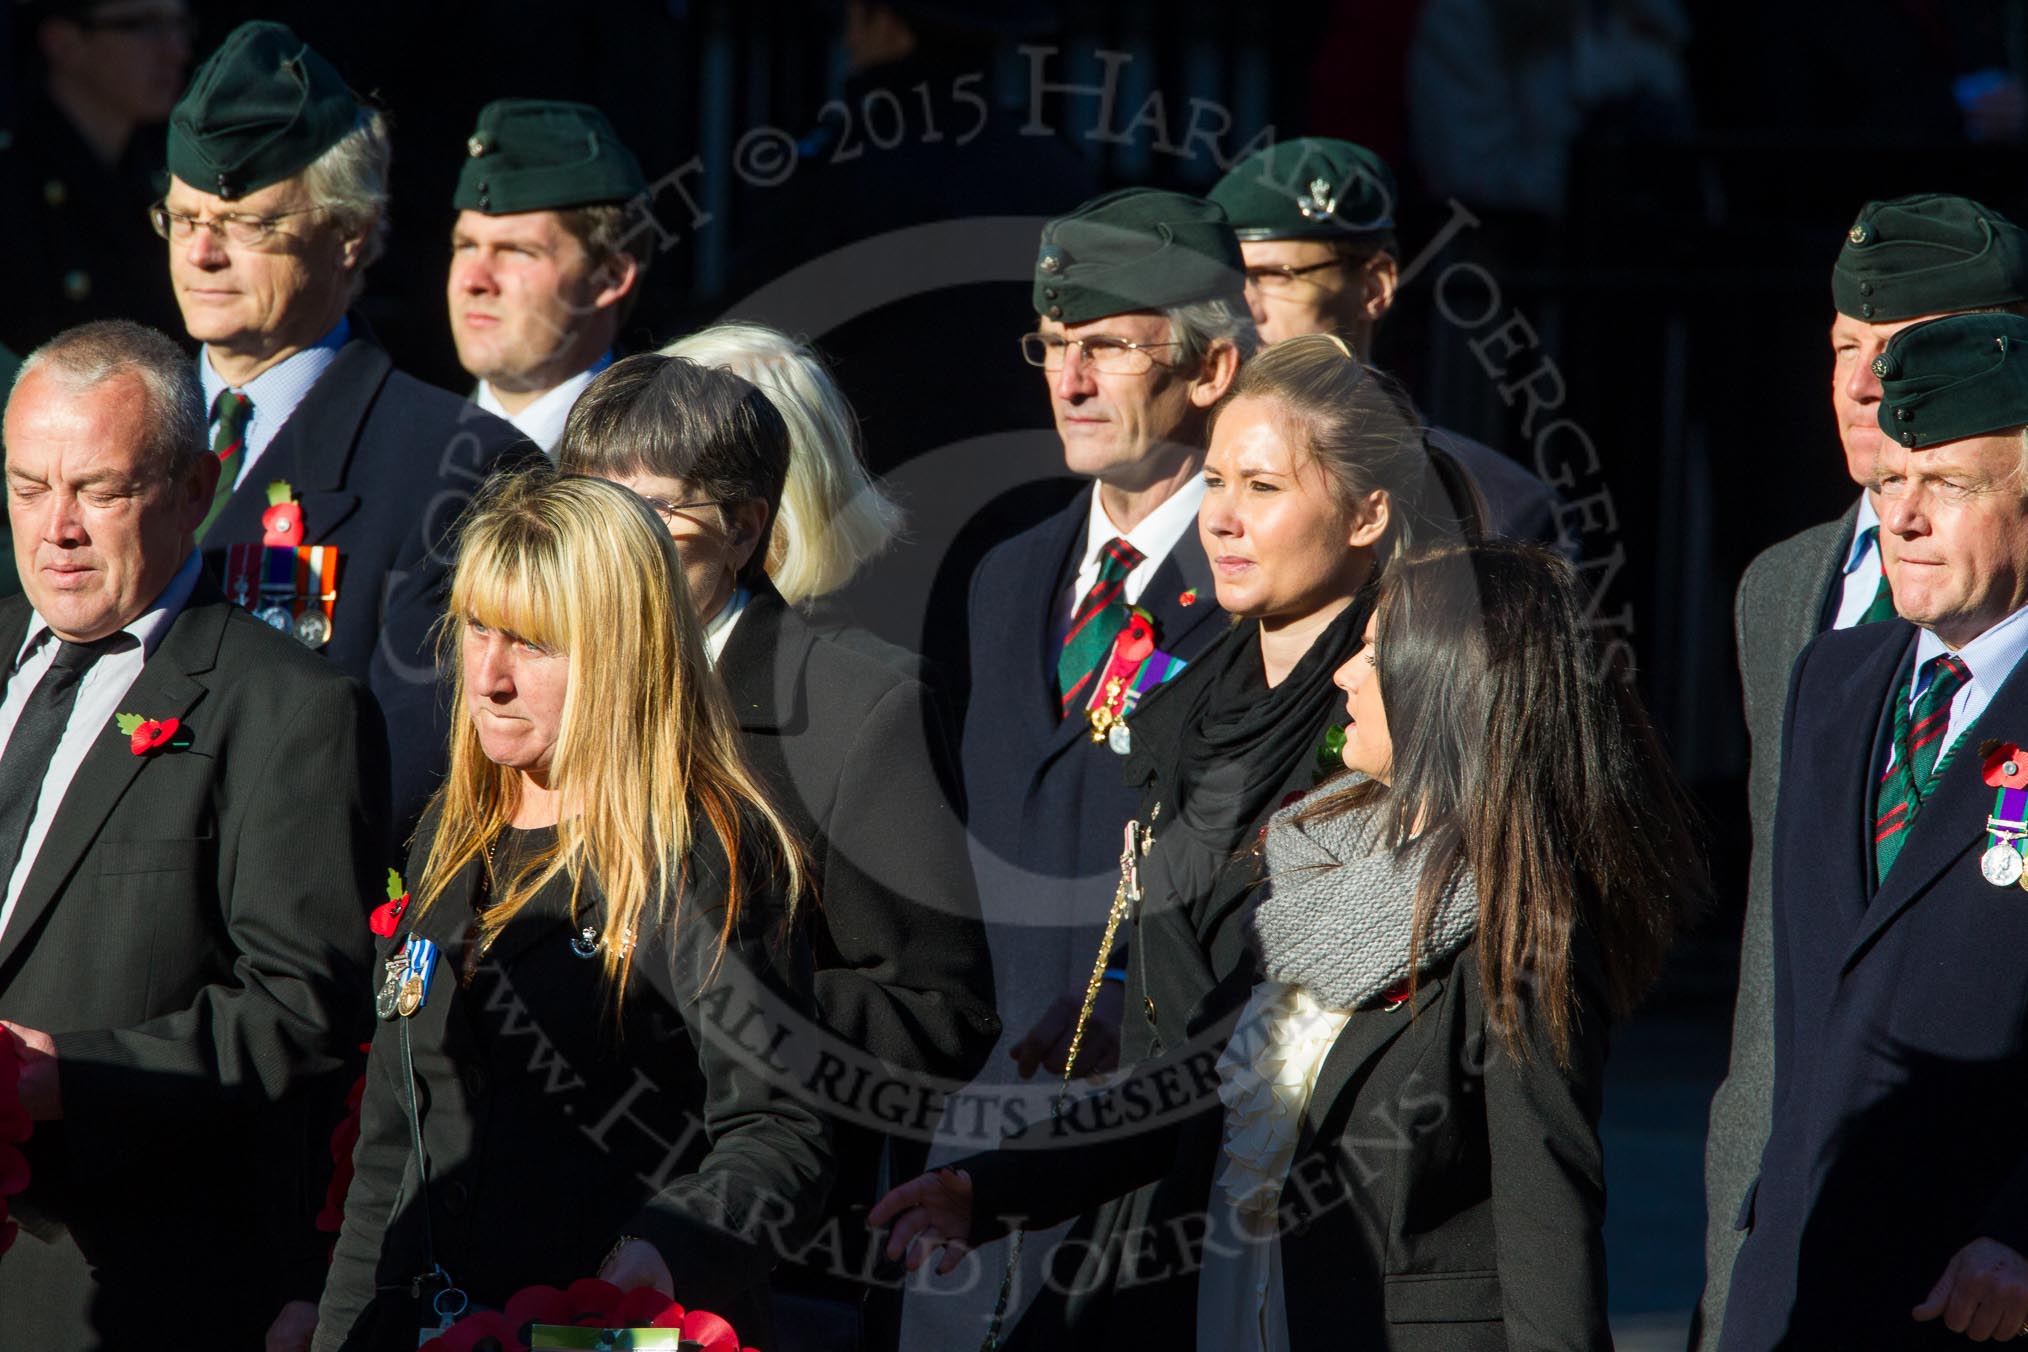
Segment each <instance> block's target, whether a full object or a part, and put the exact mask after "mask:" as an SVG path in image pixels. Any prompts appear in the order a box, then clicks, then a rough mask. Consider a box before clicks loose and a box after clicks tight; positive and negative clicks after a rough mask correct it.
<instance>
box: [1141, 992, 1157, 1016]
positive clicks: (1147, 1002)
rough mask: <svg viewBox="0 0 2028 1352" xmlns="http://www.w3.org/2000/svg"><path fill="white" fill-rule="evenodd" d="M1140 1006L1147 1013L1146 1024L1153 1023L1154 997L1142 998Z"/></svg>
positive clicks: (1146, 996) (1145, 996)
mask: <svg viewBox="0 0 2028 1352" xmlns="http://www.w3.org/2000/svg"><path fill="white" fill-rule="evenodd" d="M1141 1005H1142V1007H1143V1008H1144V1009H1145V1010H1146V1011H1147V1014H1148V1022H1149V1023H1153V1022H1155V997H1154V996H1152V995H1144V996H1142V997H1141Z"/></svg>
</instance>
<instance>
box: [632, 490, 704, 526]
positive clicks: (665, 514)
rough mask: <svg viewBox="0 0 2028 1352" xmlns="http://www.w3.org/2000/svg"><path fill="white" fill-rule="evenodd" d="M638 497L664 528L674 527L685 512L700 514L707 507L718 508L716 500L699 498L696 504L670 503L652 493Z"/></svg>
mask: <svg viewBox="0 0 2028 1352" xmlns="http://www.w3.org/2000/svg"><path fill="white" fill-rule="evenodd" d="M639 496H640V499H641V501H643V502H645V503H647V504H648V506H649V507H650V508H651V509H653V511H654V513H655V515H656V516H659V517H661V518H662V524H663V525H665V526H674V525H675V524H676V522H677V519H678V518H680V517H682V516H683V514H684V513H685V512H701V511H703V510H704V509H705V508H707V507H717V506H718V500H717V499H716V498H700V499H699V500H698V501H696V502H671V501H669V499H667V498H658V497H656V496H655V495H654V494H653V493H642V494H640V495H639Z"/></svg>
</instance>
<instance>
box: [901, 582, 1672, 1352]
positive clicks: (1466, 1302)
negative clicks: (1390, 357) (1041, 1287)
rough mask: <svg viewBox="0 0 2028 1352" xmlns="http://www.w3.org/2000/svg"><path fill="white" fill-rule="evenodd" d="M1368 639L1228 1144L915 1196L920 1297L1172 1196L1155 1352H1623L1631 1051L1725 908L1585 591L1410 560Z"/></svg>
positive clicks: (1302, 845)
mask: <svg viewBox="0 0 2028 1352" xmlns="http://www.w3.org/2000/svg"><path fill="white" fill-rule="evenodd" d="M1366 637H1367V643H1366V645H1365V646H1364V647H1363V648H1362V649H1361V650H1360V651H1359V652H1358V653H1356V654H1355V655H1354V656H1352V657H1351V658H1350V659H1349V660H1347V661H1346V662H1344V663H1343V664H1341V665H1340V666H1339V667H1338V669H1337V670H1336V672H1335V674H1334V679H1335V682H1336V684H1337V685H1338V686H1339V687H1340V688H1341V689H1342V690H1343V691H1344V692H1345V694H1346V703H1345V705H1344V708H1345V709H1346V712H1347V713H1348V714H1349V716H1350V717H1349V721H1348V723H1347V725H1346V733H1345V742H1344V746H1343V749H1342V752H1341V758H1342V761H1343V763H1344V765H1345V766H1346V767H1347V768H1349V769H1350V770H1353V771H1355V772H1357V773H1356V774H1355V775H1350V776H1343V777H1340V778H1338V779H1335V780H1333V781H1332V782H1331V783H1329V784H1328V785H1326V786H1324V787H1322V788H1320V789H1319V790H1318V791H1317V792H1315V793H1313V794H1311V795H1310V796H1308V797H1307V798H1305V799H1304V800H1302V801H1301V802H1299V803H1297V804H1294V805H1292V806H1290V807H1288V808H1286V809H1284V810H1283V811H1281V812H1279V813H1276V814H1275V815H1274V817H1273V819H1272V821H1271V822H1270V824H1269V827H1268V830H1267V833H1266V837H1265V848H1264V853H1265V856H1266V860H1267V864H1268V870H1269V886H1268V888H1267V889H1266V890H1265V893H1264V895H1263V896H1262V898H1261V899H1260V900H1259V902H1258V905H1257V906H1255V907H1254V908H1253V912H1252V915H1251V918H1250V922H1249V923H1248V925H1247V929H1248V931H1249V934H1250V937H1251V946H1252V953H1253V958H1254V964H1253V965H1252V967H1251V968H1250V970H1248V971H1246V972H1243V973H1241V974H1239V975H1238V976H1237V977H1236V978H1234V979H1232V980H1230V981H1228V982H1227V983H1226V987H1225V989H1226V990H1227V991H1229V992H1232V993H1234V994H1236V995H1238V996H1239V998H1241V999H1242V1000H1243V1008H1242V1010H1241V1012H1240V1014H1239V1016H1238V1017H1237V1019H1235V1020H1233V1021H1231V1022H1230V1023H1229V1024H1228V1025H1227V1030H1226V1032H1225V1036H1224V1041H1223V1045H1222V1049H1221V1051H1220V1053H1219V1055H1218V1059H1217V1064H1216V1069H1217V1111H1214V1112H1195V1113H1181V1114H1172V1115H1170V1116H1169V1118H1168V1119H1167V1120H1166V1121H1164V1122H1162V1123H1161V1124H1159V1125H1157V1126H1156V1127H1154V1128H1153V1129H1152V1130H1149V1131H1143V1132H1140V1133H1139V1134H1135V1135H1126V1134H1122V1133H1112V1134H1111V1135H1110V1136H1109V1137H1108V1138H1107V1139H1105V1140H1097V1141H1094V1140H1091V1139H1089V1138H1085V1139H1080V1140H1078V1148H1077V1149H1074V1150H1068V1151H1064V1152H1053V1151H1001V1152H999V1153H998V1154H996V1155H994V1156H989V1157H984V1158H981V1159H978V1160H974V1161H970V1162H968V1164H967V1165H966V1166H964V1167H963V1171H962V1172H961V1171H960V1170H948V1171H943V1172H941V1173H939V1174H931V1175H925V1176H924V1177H923V1178H920V1179H917V1180H916V1181H914V1182H913V1183H910V1184H907V1185H904V1187H903V1188H901V1189H898V1190H897V1191H896V1193H894V1194H891V1195H890V1197H889V1198H887V1199H885V1200H884V1201H883V1203H882V1205H881V1207H880V1208H878V1209H877V1211H876V1215H877V1216H878V1217H879V1218H881V1219H886V1218H888V1217H890V1216H895V1217H899V1220H898V1223H897V1225H896V1228H895V1233H894V1237H893V1247H894V1248H895V1250H896V1251H900V1250H902V1249H903V1248H907V1249H908V1250H910V1254H909V1256H910V1261H911V1263H912V1264H915V1265H920V1263H921V1262H923V1261H926V1260H927V1258H928V1257H929V1255H930V1253H931V1252H932V1251H933V1250H934V1249H935V1248H936V1247H937V1246H938V1245H944V1246H945V1247H946V1248H947V1249H950V1250H952V1252H947V1253H946V1255H945V1263H946V1265H947V1266H948V1265H949V1263H950V1262H951V1260H952V1259H953V1258H954V1256H955V1249H956V1248H957V1247H958V1246H960V1245H962V1244H963V1243H965V1242H976V1241H978V1240H979V1239H981V1238H983V1237H985V1236H986V1235H988V1234H990V1233H992V1232H993V1227H994V1225H996V1224H997V1222H995V1221H993V1220H992V1218H993V1217H995V1216H997V1215H1000V1214H1002V1213H1003V1212H1018V1213H1019V1214H1021V1215H1024V1216H1026V1217H1031V1218H1033V1219H1031V1220H1030V1221H1029V1222H1028V1223H1029V1224H1046V1223H1048V1221H1049V1220H1050V1219H1051V1218H1052V1215H1053V1214H1054V1215H1060V1214H1063V1212H1064V1211H1075V1210H1076V1209H1078V1208H1079V1207H1081V1206H1086V1205H1089V1204H1090V1203H1091V1200H1092V1199H1093V1197H1095V1196H1100V1195H1105V1194H1106V1193H1109V1192H1117V1191H1118V1190H1119V1189H1120V1187H1121V1186H1123V1185H1131V1184H1134V1183H1138V1182H1141V1181H1143V1180H1145V1179H1148V1178H1152V1177H1158V1176H1164V1175H1166V1176H1167V1177H1168V1178H1169V1179H1170V1180H1171V1182H1172V1183H1174V1184H1175V1185H1176V1186H1177V1192H1176V1197H1177V1199H1178V1200H1181V1199H1183V1198H1184V1197H1190V1198H1191V1201H1190V1204H1189V1205H1187V1206H1179V1207H1177V1208H1175V1209H1174V1210H1173V1212H1172V1213H1169V1214H1167V1215H1166V1216H1164V1217H1161V1218H1158V1219H1160V1220H1161V1221H1162V1223H1164V1224H1169V1225H1173V1224H1175V1223H1176V1222H1177V1220H1178V1218H1189V1219H1190V1220H1192V1221H1194V1222H1195V1225H1194V1229H1193V1234H1194V1239H1195V1244H1194V1247H1193V1248H1192V1250H1191V1252H1190V1253H1189V1254H1188V1255H1187V1257H1188V1260H1189V1262H1188V1267H1187V1271H1188V1272H1189V1273H1190V1274H1193V1275H1194V1276H1195V1277H1196V1279H1197V1280H1196V1291H1195V1298H1194V1299H1181V1298H1179V1292H1178V1291H1177V1290H1176V1289H1175V1286H1174V1284H1173V1283H1170V1284H1167V1285H1168V1286H1169V1290H1168V1291H1167V1293H1166V1298H1165V1299H1163V1300H1160V1301H1146V1300H1141V1301H1135V1302H1133V1303H1132V1305H1131V1310H1132V1315H1133V1318H1134V1319H1135V1321H1136V1323H1137V1326H1138V1328H1139V1330H1140V1334H1141V1336H1142V1338H1143V1339H1144V1340H1145V1341H1146V1342H1149V1343H1158V1342H1161V1341H1162V1340H1163V1339H1164V1338H1169V1339H1175V1340H1181V1339H1192V1340H1194V1343H1195V1345H1196V1346H1197V1347H1199V1348H1200V1349H1219V1352H1247V1350H1249V1349H1259V1350H1260V1352H1267V1350H1268V1349H1283V1348H1295V1349H1309V1348H1338V1347H1346V1346H1360V1347H1363V1346H1373V1347H1381V1348H1390V1349H1402V1350H1404V1352H1413V1350H1415V1349H1429V1352H1438V1349H1441V1350H1442V1352H1475V1349H1486V1350H1487V1352H1492V1350H1493V1349H1507V1348H1609V1347H1611V1345H1612V1344H1611V1336H1610V1334H1609V1333H1608V1331H1607V1327H1606V1320H1605V1255H1604V1248H1603V1244H1602V1241H1601V1234H1600V1231H1601V1226H1602V1224H1603V1221H1604V1214H1605V1172H1604V1163H1603V1155H1602V1151H1601V1148H1600V1145H1599V1140H1598V1131H1597V1127H1598V1116H1599V1108H1600V1095H1601V1089H1602V1079H1603V1070H1604V1062H1605V1055H1606V1046H1607V1039H1608V1032H1609V1029H1610V1026H1611V1024H1612V1023H1613V1022H1614V1021H1616V1020H1619V1019H1622V1018H1624V1017H1625V1016H1626V1014H1627V1013H1628V1012H1629V1011H1630V1010H1631V1009H1632V1007H1633V1005H1634V1003H1635V1002H1636V1001H1637V1000H1638V999H1639V997H1640V996H1641V994H1642V993H1643V992H1644V991H1645V990H1646V989H1647V987H1648V986H1649V985H1650V984H1651V983H1652V982H1653V980H1654V978H1655V976H1656V974H1657V973H1658V971H1659V969H1660V967H1661V963H1662V959H1663V956H1664V954H1665V952H1666V950H1667V947H1668V944H1669V942H1670V941H1671V939H1672V937H1673V936H1674V935H1675V934H1676V932H1677V930H1678V928H1679V927H1680V925H1681V924H1682V921H1683V919H1684V917H1685V915H1686V914H1687V912H1688V910H1689V908H1690V907H1692V906H1693V905H1694V904H1696V903H1697V902H1698V901H1700V900H1701V899H1702V897H1703V895H1704V891H1705V888H1704V876H1703V873H1702V866H1701V863H1700V861H1699V859H1698V856H1697V853H1696V851H1695V849H1694V848H1693V846H1692V844H1691V840H1690V832H1689V821H1690V813H1689V809H1688V807H1687V804H1686V801H1685V799H1684V796H1683V794H1682V791H1681V789H1680V788H1679V787H1678V785H1677V783H1676V780H1675V776H1674V774H1673V772H1672V771H1671V769H1670V767H1669V764H1668V762H1667V760H1666V758H1665V757H1664V756H1663V754H1662V752H1661V750H1660V748H1659V746H1658V745H1657V743H1656V741H1655V738H1654V736H1653V734H1652V732H1651V731H1650V729H1649V726H1648V723H1647V720H1646V718H1645V716H1644V715H1643V713H1642V712H1641V709H1640V707H1639V703H1638V701H1637V699H1636V697H1635V696H1634V694H1633V692H1632V690H1631V688H1630V687H1629V686H1628V685H1627V684H1626V683H1625V682H1624V680H1623V679H1621V676H1622V675H1623V673H1615V672H1612V671H1609V670H1603V669H1601V667H1600V666H1599V664H1598V660H1597V656H1596V653H1595V650H1594V648H1593V645H1592V642H1591V638H1590V635H1589V631H1588V629H1587V627H1586V625H1585V621H1584V617H1583V603H1582V599H1581V595H1580V590H1579V588H1578V586H1577V583H1576V579H1575V576H1574V575H1573V573H1572V571H1571V569H1570V568H1569V566H1568V565H1567V564H1566V563H1564V562H1563V561H1562V560H1560V559H1557V558H1555V557H1554V556H1552V555H1549V554H1547V553H1546V552H1544V551H1541V550H1539V549H1537V548H1535V547H1533V546H1525V545H1515V544H1482V545H1477V546H1474V547H1471V548H1457V547H1451V548H1445V549H1441V550H1438V551H1435V552H1432V553H1430V554H1427V555H1424V556H1421V557H1417V558H1414V559H1411V560H1408V561H1406V562H1404V563H1401V564H1399V565H1397V566H1396V567H1395V568H1394V569H1392V570H1390V572H1389V573H1388V574H1387V575H1386V576H1385V577H1384V578H1382V579H1381V581H1380V584H1379V588H1378V598H1377V603H1376V605H1375V607H1374V610H1373V614H1372V616H1371V618H1370V619H1369V621H1368V626H1367V631H1366ZM1168 1069H1171V1070H1173V1058H1172V1064H1171V1066H1170V1067H1168ZM1136 1083H1139V1084H1141V1085H1143V1086H1146V1085H1158V1084H1160V1083H1161V1078H1160V1068H1158V1069H1157V1070H1156V1071H1154V1072H1151V1073H1149V1074H1145V1075H1142V1076H1139V1077H1136V1079H1134V1080H1130V1081H1128V1082H1127V1083H1125V1084H1122V1085H1117V1086H1113V1087H1112V1088H1110V1089H1109V1090H1108V1091H1107V1097H1108V1098H1110V1099H1112V1100H1114V1102H1113V1105H1112V1107H1111V1109H1110V1112H1109V1113H1108V1111H1106V1110H1103V1109H1093V1110H1091V1111H1090V1112H1089V1113H1088V1117H1089V1120H1093V1121H1099V1120H1104V1119H1105V1118H1107V1117H1108V1116H1109V1115H1110V1116H1111V1117H1112V1118H1113V1119H1114V1120H1123V1119H1127V1118H1130V1117H1131V1115H1132V1112H1131V1105H1132V1097H1131V1095H1132V1088H1131V1087H1132V1086H1133V1085H1134V1084H1136ZM1123 1105H1124V1106H1123ZM1192 1194H1194V1196H1192ZM1015 1203H1018V1205H1014V1204H1015ZM953 1241H956V1242H957V1243H956V1244H954V1243H953ZM1118 1328H1119V1326H1118V1325H1117V1323H1116V1324H1115V1325H1114V1327H1113V1328H1112V1329H1111V1330H1110V1331H1111V1332H1117V1331H1118ZM1193 1330H1194V1331H1193ZM1087 1342H1091V1343H1093V1344H1094V1345H1095V1342H1096V1339H1093V1338H1088V1337H1087V1336H1086V1331H1085V1330H1079V1334H1078V1337H1077V1339H1076V1344H1075V1345H1085V1344H1086V1343H1087Z"/></svg>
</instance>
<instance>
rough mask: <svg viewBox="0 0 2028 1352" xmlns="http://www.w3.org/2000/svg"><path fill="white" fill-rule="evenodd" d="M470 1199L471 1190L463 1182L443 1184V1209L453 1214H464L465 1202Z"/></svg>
mask: <svg viewBox="0 0 2028 1352" xmlns="http://www.w3.org/2000/svg"><path fill="white" fill-rule="evenodd" d="M471 1200H472V1190H471V1189H470V1188H467V1187H466V1186H465V1185H464V1184H463V1183H457V1182H453V1183H448V1184H445V1185H444V1210H445V1211H447V1212H449V1213H450V1214H451V1215H453V1216H460V1215H463V1214H464V1211H465V1204H466V1203H468V1202H470V1201H471Z"/></svg>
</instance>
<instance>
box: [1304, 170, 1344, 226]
mask: <svg viewBox="0 0 2028 1352" xmlns="http://www.w3.org/2000/svg"><path fill="white" fill-rule="evenodd" d="M1337 209H1338V199H1337V198H1335V197H1333V196H1332V195H1331V180H1329V179H1327V178H1313V179H1311V180H1310V196H1309V198H1308V199H1307V200H1304V201H1299V202H1298V203H1296V210H1297V211H1299V212H1301V213H1302V216H1303V219H1304V220H1306V221H1321V220H1326V219H1328V218H1329V217H1330V215H1331V213H1332V212H1334V211H1336V210H1337Z"/></svg>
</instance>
